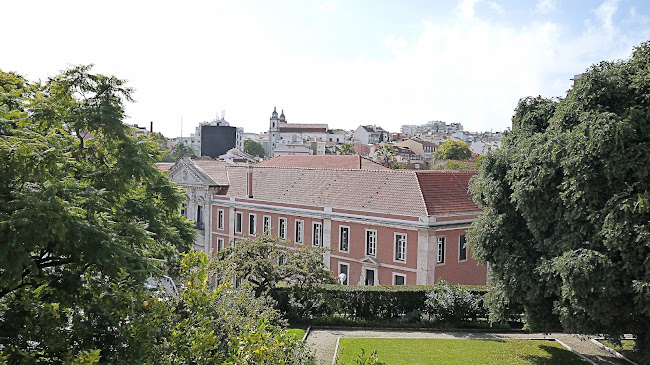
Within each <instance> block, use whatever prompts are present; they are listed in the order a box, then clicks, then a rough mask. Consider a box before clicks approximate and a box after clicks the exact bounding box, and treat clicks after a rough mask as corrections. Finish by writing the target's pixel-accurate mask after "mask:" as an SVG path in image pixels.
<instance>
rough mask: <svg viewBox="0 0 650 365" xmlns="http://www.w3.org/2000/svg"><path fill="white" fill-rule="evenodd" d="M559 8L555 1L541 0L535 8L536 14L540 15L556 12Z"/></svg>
mask: <svg viewBox="0 0 650 365" xmlns="http://www.w3.org/2000/svg"><path fill="white" fill-rule="evenodd" d="M556 7H557V4H556V1H555V0H539V1H538V2H537V5H536V6H535V12H537V13H540V14H548V13H550V12H552V11H554V10H555V9H556Z"/></svg>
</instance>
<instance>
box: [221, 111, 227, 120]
mask: <svg viewBox="0 0 650 365" xmlns="http://www.w3.org/2000/svg"><path fill="white" fill-rule="evenodd" d="M221 120H226V110H225V109H221Z"/></svg>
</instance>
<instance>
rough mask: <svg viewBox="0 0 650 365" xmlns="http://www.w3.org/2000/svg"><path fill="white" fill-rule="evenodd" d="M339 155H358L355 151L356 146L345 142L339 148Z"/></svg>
mask: <svg viewBox="0 0 650 365" xmlns="http://www.w3.org/2000/svg"><path fill="white" fill-rule="evenodd" d="M336 153H337V154H339V155H356V154H357V152H356V151H355V149H354V145H353V144H352V143H350V142H345V143H343V144H342V145H340V146H339V148H338V150H337V151H336Z"/></svg>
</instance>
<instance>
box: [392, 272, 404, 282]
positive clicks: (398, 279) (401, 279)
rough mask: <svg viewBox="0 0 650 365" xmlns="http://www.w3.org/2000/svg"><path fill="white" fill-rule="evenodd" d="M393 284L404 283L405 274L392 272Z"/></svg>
mask: <svg viewBox="0 0 650 365" xmlns="http://www.w3.org/2000/svg"><path fill="white" fill-rule="evenodd" d="M393 284H394V285H406V276H405V275H402V274H393Z"/></svg>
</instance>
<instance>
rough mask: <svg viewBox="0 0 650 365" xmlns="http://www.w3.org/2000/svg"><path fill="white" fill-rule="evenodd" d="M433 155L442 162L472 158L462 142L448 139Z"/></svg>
mask: <svg viewBox="0 0 650 365" xmlns="http://www.w3.org/2000/svg"><path fill="white" fill-rule="evenodd" d="M433 155H434V156H435V157H436V158H439V159H443V160H467V159H470V158H472V150H471V149H470V148H469V145H468V144H467V143H465V142H463V141H458V140H455V139H448V140H446V141H444V142H443V143H442V144H441V145H440V147H438V149H437V150H436V152H434V153H433Z"/></svg>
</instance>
